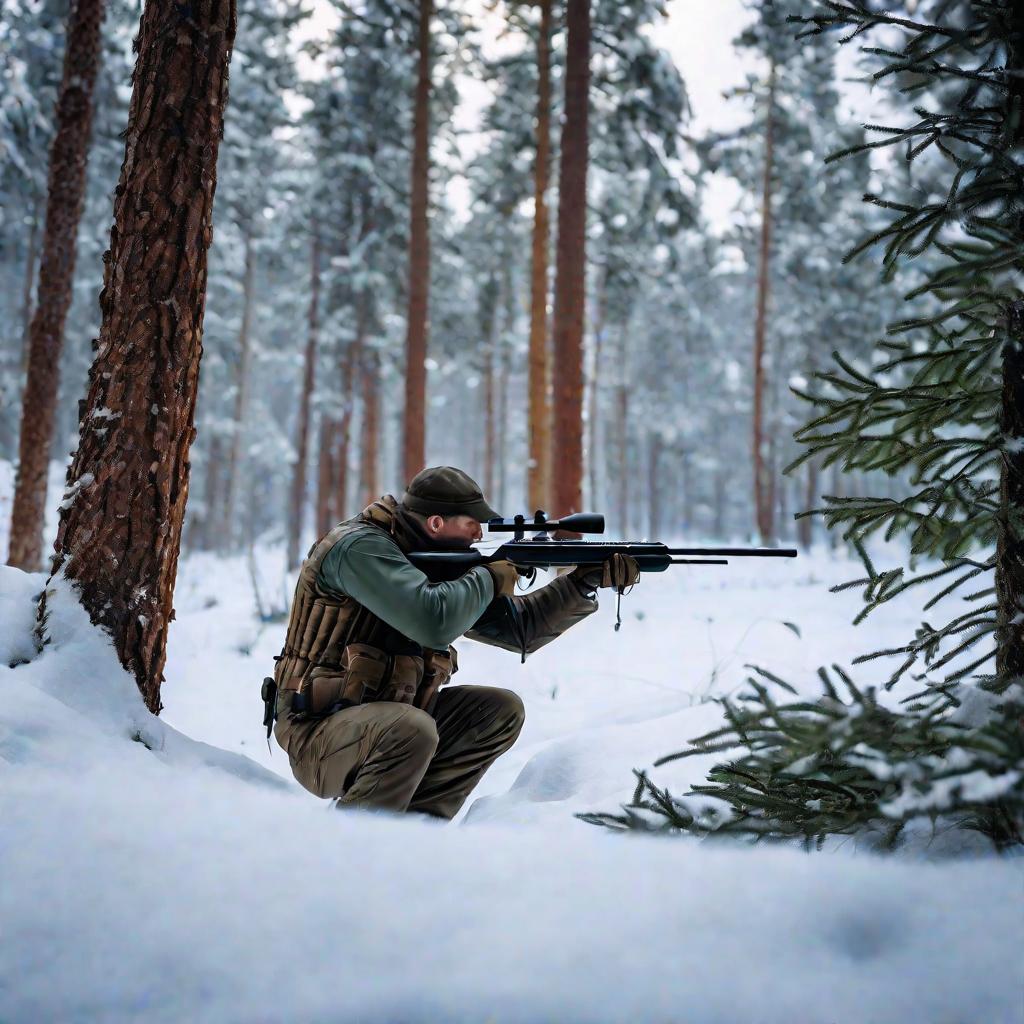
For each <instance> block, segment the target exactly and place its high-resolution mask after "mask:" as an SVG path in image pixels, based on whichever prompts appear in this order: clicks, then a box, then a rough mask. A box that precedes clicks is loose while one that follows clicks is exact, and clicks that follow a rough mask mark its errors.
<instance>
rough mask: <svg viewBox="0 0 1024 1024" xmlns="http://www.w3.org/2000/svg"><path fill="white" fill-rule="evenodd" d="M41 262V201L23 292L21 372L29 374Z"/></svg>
mask: <svg viewBox="0 0 1024 1024" xmlns="http://www.w3.org/2000/svg"><path fill="white" fill-rule="evenodd" d="M38 262H39V199H38V197H37V198H36V199H35V200H34V201H33V205H32V227H31V228H30V229H29V235H28V251H27V252H26V253H25V278H24V281H25V283H24V285H23V287H22V291H21V337H22V344H21V372H22V373H28V362H29V351H30V349H31V345H32V289H33V288H34V287H35V283H36V264H37V263H38Z"/></svg>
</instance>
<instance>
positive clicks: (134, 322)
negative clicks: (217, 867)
mask: <svg viewBox="0 0 1024 1024" xmlns="http://www.w3.org/2000/svg"><path fill="white" fill-rule="evenodd" d="M234 34H235V4H234V3H233V2H231V0H200V2H196V3H193V4H191V5H190V6H188V7H184V6H181V5H170V4H156V3H150V4H147V6H146V8H145V10H144V13H143V16H142V24H141V27H140V29H139V38H138V42H137V44H136V46H137V50H138V54H139V56H138V62H137V64H136V68H135V74H134V88H133V92H132V100H131V107H130V110H129V120H128V128H127V131H126V133H125V139H126V143H125V159H124V164H123V165H122V167H121V177H120V181H119V182H118V186H117V190H116V193H115V200H114V226H113V229H112V230H111V235H110V250H109V252H108V253H107V255H106V256H105V257H104V261H105V263H106V271H105V274H104V286H103V291H102V292H101V294H100V309H101V311H102V324H101V327H100V336H99V339H98V340H97V343H96V358H95V360H94V362H93V365H92V369H91V370H90V373H89V388H88V395H87V397H86V399H85V401H84V403H83V404H82V407H81V421H80V442H79V446H78V451H77V452H76V454H75V458H74V461H73V462H72V464H71V468H70V469H69V470H68V493H67V496H66V498H65V501H64V504H63V506H62V510H61V520H60V529H59V531H58V535H57V544H56V551H57V554H56V557H55V559H54V568H53V571H54V573H55V574H56V573H61V572H62V573H63V574H64V575H65V576H66V577H68V578H69V579H71V580H72V581H74V582H75V583H76V584H77V586H78V589H79V591H80V594H81V599H82V602H83V604H84V605H85V607H86V609H87V610H88V611H89V614H90V616H91V618H92V620H93V622H94V623H98V624H100V625H102V626H103V627H105V628H106V629H107V630H108V631H109V633H110V634H111V637H112V639H113V642H114V646H115V648H116V650H117V653H118V656H119V657H120V659H121V663H122V664H123V665H124V667H125V668H126V669H127V670H128V671H129V672H131V673H133V674H134V676H135V678H136V680H137V682H138V685H139V689H140V690H141V691H142V695H143V697H144V698H145V701H146V704H147V706H148V707H149V708H150V710H152V711H154V712H157V711H159V709H160V683H161V681H162V678H163V667H164V661H165V658H166V642H167V628H168V624H169V623H170V620H171V619H172V618H173V617H174V612H173V609H172V599H173V593H174V579H175V575H176V573H177V568H178V549H179V544H180V541H181V527H182V517H183V515H184V511H185V501H186V499H187V497H188V482H189V461H188V454H189V448H190V446H191V444H192V441H193V440H194V438H195V428H194V426H193V422H194V418H195V401H196V390H197V386H198V383H199V361H200V357H201V355H202V332H203V313H204V308H205V298H206V254H207V250H208V248H209V246H210V240H211V237H212V221H211V215H212V211H213V195H214V189H215V186H216V181H217V177H216V169H217V150H218V147H219V145H220V139H221V131H222V127H223V118H224V107H225V104H226V103H227V88H228V62H229V60H230V56H231V46H232V42H233V40H234ZM43 602H44V606H43V607H42V608H41V614H42V615H43V616H44V617H45V611H46V609H45V595H44V599H43Z"/></svg>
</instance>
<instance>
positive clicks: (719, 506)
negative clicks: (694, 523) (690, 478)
mask: <svg viewBox="0 0 1024 1024" xmlns="http://www.w3.org/2000/svg"><path fill="white" fill-rule="evenodd" d="M685 479H686V478H685V477H684V483H683V486H684V487H685V486H686V482H685ZM725 515H726V512H725V470H724V469H722V468H721V467H719V468H718V469H716V470H715V519H714V533H715V536H716V537H718V538H720V539H721V540H726V539H727V537H726V522H725ZM686 522H687V525H689V519H687V520H686Z"/></svg>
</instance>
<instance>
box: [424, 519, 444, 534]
mask: <svg viewBox="0 0 1024 1024" xmlns="http://www.w3.org/2000/svg"><path fill="white" fill-rule="evenodd" d="M443 528H444V516H427V531H428V532H429V533H439V532H440V531H441V530H442V529H443Z"/></svg>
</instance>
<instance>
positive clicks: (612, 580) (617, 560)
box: [569, 553, 640, 591]
mask: <svg viewBox="0 0 1024 1024" xmlns="http://www.w3.org/2000/svg"><path fill="white" fill-rule="evenodd" d="M569 575H570V576H571V577H572V578H573V580H574V581H575V582H576V583H577V584H578V585H579V586H581V587H585V588H586V589H587V590H596V589H597V588H598V587H614V588H615V589H616V590H618V591H622V590H625V589H626V587H631V586H633V584H634V583H636V581H637V580H638V579H640V566H639V564H638V563H637V560H636V559H635V558H631V557H630V556H629V555H620V554H618V553H616V554H614V555H612V556H611V558H606V559H605V560H604V562H603V563H602V564H601V565H581V566H578V567H577V568H575V569H573V571H572V572H571V573H569Z"/></svg>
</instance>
